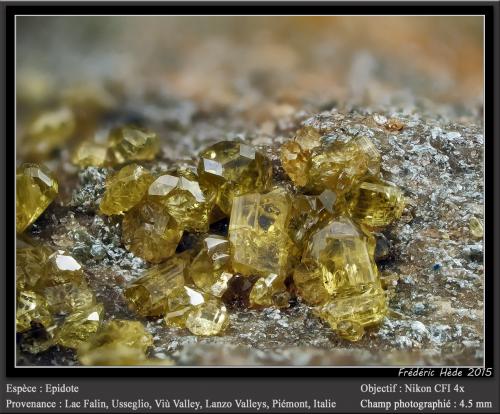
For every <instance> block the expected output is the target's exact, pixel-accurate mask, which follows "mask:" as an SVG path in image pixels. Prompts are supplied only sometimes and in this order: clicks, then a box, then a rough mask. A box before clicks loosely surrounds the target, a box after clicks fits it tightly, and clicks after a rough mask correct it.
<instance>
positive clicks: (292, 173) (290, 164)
mask: <svg viewBox="0 0 500 414" xmlns="http://www.w3.org/2000/svg"><path fill="white" fill-rule="evenodd" d="M281 165H283V169H284V170H285V172H286V173H287V174H288V176H289V177H290V179H291V180H292V181H293V182H294V183H295V184H297V185H298V186H299V187H304V186H305V185H306V184H307V176H308V174H309V166H310V157H309V154H308V151H305V150H303V149H302V147H301V146H300V145H299V144H298V143H297V142H295V141H287V142H285V143H284V144H283V145H282V146H281Z"/></svg>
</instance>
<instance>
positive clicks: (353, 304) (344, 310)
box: [315, 287, 387, 341]
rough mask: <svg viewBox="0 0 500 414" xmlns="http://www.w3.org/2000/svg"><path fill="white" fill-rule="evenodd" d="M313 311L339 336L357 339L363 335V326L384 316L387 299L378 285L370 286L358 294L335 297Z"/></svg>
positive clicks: (374, 322)
mask: <svg viewBox="0 0 500 414" xmlns="http://www.w3.org/2000/svg"><path fill="white" fill-rule="evenodd" d="M315 311H316V313H317V314H318V315H319V316H320V317H321V318H322V319H324V320H325V321H326V322H327V323H328V324H329V325H330V327H331V328H332V329H333V330H334V331H336V332H337V333H338V334H339V335H340V336H341V337H343V338H345V339H348V340H350V341H357V340H359V339H360V338H361V337H362V336H363V333H364V328H365V327H367V326H371V325H375V324H377V323H379V322H380V321H381V320H382V319H383V318H384V317H385V315H386V313H387V301H386V298H385V293H384V291H383V290H382V289H381V288H380V287H372V288H369V289H367V290H366V291H365V292H363V293H361V294H359V295H347V296H344V295H341V296H339V297H336V298H335V299H333V300H330V301H329V302H327V303H326V304H324V305H322V306H320V307H318V308H316V310H315Z"/></svg>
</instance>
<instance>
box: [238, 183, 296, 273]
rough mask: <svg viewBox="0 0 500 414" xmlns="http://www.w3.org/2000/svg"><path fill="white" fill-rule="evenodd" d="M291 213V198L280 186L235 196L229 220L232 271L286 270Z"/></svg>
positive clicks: (272, 271) (277, 271) (266, 271)
mask: <svg viewBox="0 0 500 414" xmlns="http://www.w3.org/2000/svg"><path fill="white" fill-rule="evenodd" d="M290 212H291V206H290V197H289V196H288V194H287V193H286V191H285V190H282V189H275V190H273V191H271V192H269V193H266V194H259V193H251V194H245V195H242V196H239V197H235V199H234V202H233V208H232V210H231V219H230V222H229V241H230V242H231V261H232V266H233V269H234V270H235V271H237V272H240V273H242V274H245V275H252V274H253V275H260V276H268V275H269V274H272V273H274V274H276V275H283V274H284V273H285V272H286V271H287V267H288V253H289V247H290V244H291V240H290V238H289V236H288V225H289V222H290Z"/></svg>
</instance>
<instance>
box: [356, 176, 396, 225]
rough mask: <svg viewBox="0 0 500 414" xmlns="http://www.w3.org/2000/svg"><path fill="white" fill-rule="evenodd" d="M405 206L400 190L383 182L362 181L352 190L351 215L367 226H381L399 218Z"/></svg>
mask: <svg viewBox="0 0 500 414" xmlns="http://www.w3.org/2000/svg"><path fill="white" fill-rule="evenodd" d="M404 207H405V198H404V196H403V193H402V191H401V190H400V189H399V188H397V187H396V186H394V185H392V184H390V183H385V182H362V183H361V184H360V185H359V186H357V187H356V189H355V190H354V191H353V204H352V207H351V210H352V216H353V218H354V219H355V220H357V221H358V222H360V223H362V224H364V225H365V226H367V227H369V228H381V227H385V226H387V225H389V224H391V223H392V222H393V221H395V220H397V219H399V218H400V217H401V214H402V213H403V209H404Z"/></svg>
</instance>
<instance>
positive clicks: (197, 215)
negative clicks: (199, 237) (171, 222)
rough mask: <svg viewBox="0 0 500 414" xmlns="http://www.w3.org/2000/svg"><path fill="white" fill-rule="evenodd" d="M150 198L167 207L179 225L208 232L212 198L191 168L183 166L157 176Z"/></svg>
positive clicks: (152, 185)
mask: <svg viewBox="0 0 500 414" xmlns="http://www.w3.org/2000/svg"><path fill="white" fill-rule="evenodd" d="M148 197H149V198H150V199H152V200H154V201H157V202H159V203H160V204H162V205H163V206H165V208H166V210H167V212H168V213H169V214H170V215H171V216H172V217H173V218H174V219H175V220H176V221H177V223H179V226H181V227H182V228H185V229H187V230H191V231H200V232H201V231H207V230H208V222H209V216H210V212H211V210H212V203H211V200H210V199H208V198H206V197H205V195H204V194H203V192H202V191H201V188H200V185H199V184H198V177H197V176H196V174H195V173H194V172H193V171H190V170H189V169H180V170H177V171H175V172H172V173H171V174H165V175H161V176H160V177H158V178H157V179H156V180H155V181H154V182H153V183H152V184H151V185H150V187H149V190H148Z"/></svg>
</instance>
